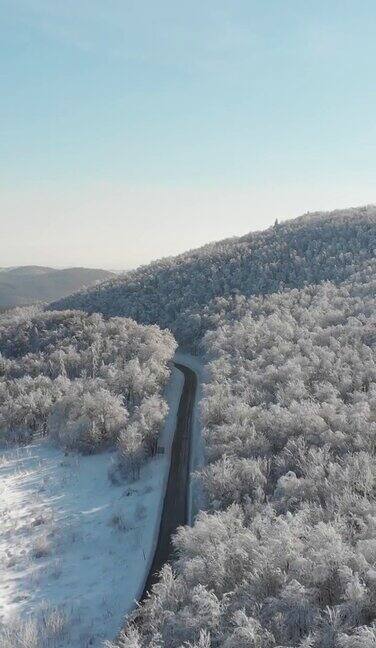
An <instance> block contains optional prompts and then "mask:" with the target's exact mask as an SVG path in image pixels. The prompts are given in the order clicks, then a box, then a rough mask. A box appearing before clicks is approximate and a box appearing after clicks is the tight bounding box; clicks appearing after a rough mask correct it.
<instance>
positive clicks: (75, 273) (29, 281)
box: [0, 266, 116, 310]
mask: <svg viewBox="0 0 376 648" xmlns="http://www.w3.org/2000/svg"><path fill="white" fill-rule="evenodd" d="M115 276H116V275H115V273H113V272H109V271H107V270H98V269H92V268H65V269H63V270H56V268H48V267H44V266H19V267H16V268H0V309H1V310H4V309H6V308H12V307H14V306H27V305H29V304H35V303H36V302H50V301H52V300H55V299H61V298H62V297H65V296H67V295H70V294H71V293H72V292H75V291H77V290H81V289H82V288H87V287H89V286H93V285H94V284H96V283H97V282H99V281H104V280H106V279H111V278H113V277H115Z"/></svg>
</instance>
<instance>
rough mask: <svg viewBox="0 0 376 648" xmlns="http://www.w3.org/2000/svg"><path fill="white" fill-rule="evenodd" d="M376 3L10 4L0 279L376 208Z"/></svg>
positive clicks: (2, 1)
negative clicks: (9, 270)
mask: <svg viewBox="0 0 376 648" xmlns="http://www.w3.org/2000/svg"><path fill="white" fill-rule="evenodd" d="M375 30H376V3H375V2H374V0H356V1H355V0H338V1H337V0H303V1H302V0H226V1H224V0H210V1H209V0H200V1H199V2H197V1H196V0H189V2H188V1H186V0H179V1H177V0H158V1H157V0H147V1H146V0H132V1H128V0H0V53H1V56H0V88H1V90H0V266H13V265H25V264H41V265H52V266H59V267H61V266H69V265H83V266H93V267H106V268H114V269H123V268H129V267H135V266H137V265H139V264H142V263H146V262H148V261H150V260H152V259H153V258H158V257H161V256H166V255H170V254H176V253H178V252H182V251H184V250H186V249H189V248H193V247H196V246H198V245H201V244H203V243H206V242H208V241H212V240H218V239H221V238H224V237H228V236H234V235H240V234H245V233H246V232H248V231H251V230H257V229H263V228H265V227H267V226H269V225H270V224H272V223H273V222H274V221H275V219H276V218H278V219H279V220H285V219H289V218H294V217H296V216H298V215H299V214H301V213H304V212H306V211H315V210H324V209H325V210H329V209H335V208H341V207H346V206H355V205H361V204H367V203H374V202H376V183H375V180H376V177H375V175H376V174H375V171H376V72H375V69H376V68H375V61H376V39H375Z"/></svg>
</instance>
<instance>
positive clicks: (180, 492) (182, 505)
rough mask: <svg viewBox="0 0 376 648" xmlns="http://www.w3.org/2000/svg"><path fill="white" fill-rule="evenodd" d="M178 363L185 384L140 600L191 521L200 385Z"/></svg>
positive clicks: (188, 370) (192, 373)
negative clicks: (194, 433)
mask: <svg viewBox="0 0 376 648" xmlns="http://www.w3.org/2000/svg"><path fill="white" fill-rule="evenodd" d="M175 366H176V367H177V369H179V371H181V372H182V373H183V374H184V386H183V391H182V395H181V398H180V403H179V409H178V415H177V423H176V430H175V435H174V440H173V442H172V448H171V464H170V472H169V475H168V482H167V489H166V495H165V499H164V504H163V511H162V516H161V523H160V528H159V535H158V542H157V547H156V550H155V554H154V558H153V562H152V565H151V568H150V571H149V575H148V577H147V580H146V583H145V588H144V592H143V594H142V597H141V599H140V602H142V601H143V600H144V599H145V598H146V596H147V593H148V592H149V591H150V590H151V587H152V586H153V585H154V583H155V582H156V581H157V580H158V574H159V572H160V570H161V569H162V567H163V565H164V563H165V562H167V561H168V560H170V559H171V557H172V554H173V547H172V543H171V537H172V536H173V534H174V532H175V531H176V529H177V527H178V526H181V525H182V524H187V521H188V520H187V515H188V483H189V481H188V480H189V458H190V446H191V421H192V412H193V405H194V400H195V395H196V388H197V377H196V374H195V372H194V371H192V369H189V368H188V367H186V366H185V365H181V364H177V363H175Z"/></svg>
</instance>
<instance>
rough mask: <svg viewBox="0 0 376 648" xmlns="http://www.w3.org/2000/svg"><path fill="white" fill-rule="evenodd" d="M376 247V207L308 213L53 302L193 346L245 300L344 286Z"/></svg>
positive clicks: (151, 265)
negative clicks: (164, 331)
mask: <svg viewBox="0 0 376 648" xmlns="http://www.w3.org/2000/svg"><path fill="white" fill-rule="evenodd" d="M375 251H376V207H374V206H370V207H364V208H358V209H349V210H343V211H338V212H333V213H330V214H308V215H305V216H302V217H300V218H298V219H296V220H293V221H287V222H285V223H282V224H280V225H278V224H276V225H275V226H274V227H272V228H270V229H268V230H266V231H264V232H258V233H251V234H248V235H246V236H244V237H241V238H234V239H228V240H225V241H221V242H219V243H213V244H210V245H207V246H205V247H203V248H200V249H198V250H193V251H190V252H187V253H185V254H182V255H180V256H177V257H174V258H167V259H162V260H161V261H157V262H155V263H151V264H150V265H148V266H145V267H142V268H140V269H138V270H135V271H132V272H128V273H127V274H126V275H124V276H122V277H118V278H116V279H114V280H111V281H109V282H105V283H102V284H99V285H97V286H94V287H93V288H90V289H88V290H85V291H83V292H80V293H77V294H75V295H73V296H71V297H68V298H66V299H63V300H61V301H60V302H57V303H55V304H53V305H52V307H53V308H79V309H84V310H87V311H88V312H96V311H99V312H102V313H104V314H106V315H110V316H112V315H125V316H127V317H132V318H134V319H135V320H136V321H139V322H143V323H145V324H151V323H157V324H159V325H160V326H162V327H167V328H170V329H171V330H172V332H173V333H174V334H175V335H176V337H177V339H178V340H179V342H180V343H183V344H192V343H194V342H195V341H197V340H198V339H200V338H201V337H202V335H203V334H204V332H205V331H206V330H208V329H212V328H216V326H218V325H220V324H221V322H222V319H223V315H224V314H225V313H226V312H228V311H234V310H235V311H236V310H238V309H240V310H241V309H242V302H243V300H244V297H249V296H251V295H259V294H270V293H273V292H276V291H282V290H285V289H287V288H293V287H296V288H302V287H303V286H305V285H306V284H318V283H319V282H321V281H324V280H330V281H333V282H335V283H339V282H341V281H343V280H345V279H346V278H348V277H349V276H350V275H351V274H353V273H354V272H357V271H360V270H361V269H366V268H367V264H368V263H369V262H370V261H371V260H372V259H373V258H374V255H375Z"/></svg>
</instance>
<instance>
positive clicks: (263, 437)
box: [119, 266, 376, 648]
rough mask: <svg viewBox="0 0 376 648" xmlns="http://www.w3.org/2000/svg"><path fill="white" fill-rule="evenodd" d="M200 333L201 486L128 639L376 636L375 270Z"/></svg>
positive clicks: (125, 643)
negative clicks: (204, 378) (196, 507)
mask: <svg viewBox="0 0 376 648" xmlns="http://www.w3.org/2000/svg"><path fill="white" fill-rule="evenodd" d="M375 277H376V275H375V273H374V266H370V269H369V277H368V280H366V278H365V277H364V276H363V277H362V280H361V282H360V283H358V282H357V281H356V280H354V281H351V282H346V283H343V284H342V285H341V286H339V287H337V286H335V285H334V284H333V283H324V284H322V285H320V286H307V287H305V288H301V289H294V290H291V291H285V292H284V293H276V294H272V295H269V296H266V297H257V298H254V299H253V300H250V301H249V303H248V309H249V312H248V314H247V315H245V316H243V317H241V318H240V319H239V320H238V321H234V322H232V323H228V324H224V326H222V327H219V328H218V329H217V330H216V331H213V332H210V333H208V334H207V336H206V338H205V340H204V346H205V348H206V350H207V353H208V355H209V356H210V357H211V362H210V364H209V371H210V380H209V382H208V384H207V386H206V395H205V398H204V402H203V418H204V425H205V429H204V434H205V441H206V448H207V459H208V465H207V466H206V467H205V468H204V469H203V470H202V471H201V474H200V475H199V479H200V480H201V482H202V484H203V486H204V489H205V491H206V494H207V498H208V510H207V511H202V512H201V513H200V514H199V515H198V517H197V519H196V521H195V524H194V526H193V528H188V527H185V528H181V529H180V530H179V531H178V533H177V535H176V537H175V547H176V560H175V562H174V564H173V566H172V568H171V567H170V566H166V567H165V568H164V570H163V573H162V575H161V581H160V583H159V584H158V585H157V586H156V587H155V588H154V593H153V595H152V596H151V597H150V599H149V600H147V601H146V603H145V604H144V606H143V607H142V608H141V609H140V611H138V612H137V613H136V615H135V617H136V624H135V625H133V624H131V625H130V626H128V627H127V629H126V631H125V633H124V634H123V636H122V639H121V640H120V643H119V645H120V646H121V647H122V648H147V647H149V648H152V647H153V648H154V647H155V646H164V647H166V648H180V647H182V646H185V647H188V646H189V647H190V648H193V647H194V648H210V647H213V648H214V647H216V648H219V647H221V648H272V647H278V646H279V647H282V646H283V647H286V648H287V647H289V648H292V647H294V648H298V647H299V648H374V646H375V644H376V625H375V622H376V533H375V529H376V503H375V494H376V461H375V452H376V382H375V381H376V333H375V331H376V315H375V313H376V298H375V295H376V280H375Z"/></svg>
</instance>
